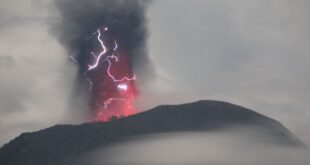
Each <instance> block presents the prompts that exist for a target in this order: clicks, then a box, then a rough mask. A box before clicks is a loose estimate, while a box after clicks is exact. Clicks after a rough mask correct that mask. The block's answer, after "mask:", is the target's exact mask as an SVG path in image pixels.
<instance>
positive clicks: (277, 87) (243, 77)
mask: <svg viewBox="0 0 310 165" xmlns="http://www.w3.org/2000/svg"><path fill="white" fill-rule="evenodd" d="M309 7H310V6H309V3H308V1H305V0H298V1H294V2H292V1H288V0H284V1H282V0H274V1H269V0H262V1H261V0H250V1H248V0H237V1H233V2H232V1H229V0H227V1H226V0H224V1H216V0H194V1H187V0H170V1H163V0H162V1H154V2H153V4H152V6H151V7H150V9H149V13H148V18H149V24H150V41H149V43H150V56H151V60H152V62H153V64H154V66H155V68H156V69H157V74H159V75H160V76H159V77H158V79H157V81H156V82H154V86H152V89H148V90H142V95H143V94H144V95H145V96H147V95H149V94H150V93H151V94H152V95H154V96H152V97H154V98H155V99H152V100H153V101H152V103H150V104H149V105H148V106H147V107H152V106H153V105H156V104H163V103H164V104H169V103H181V102H187V101H193V100H197V99H216V100H224V101H229V102H232V103H236V104H240V105H243V106H246V107H248V108H251V109H253V110H256V111H259V112H261V113H263V114H265V115H267V116H270V117H273V118H275V119H277V120H280V121H281V122H282V123H284V124H285V125H286V126H287V127H288V128H289V129H291V130H293V132H295V133H297V135H298V136H302V137H301V138H302V139H307V140H306V141H309V142H308V144H310V139H309V135H310V132H309V131H307V130H300V129H301V128H304V127H305V125H309V123H308V121H309V119H310V112H309V111H308V109H309V108H308V107H310V104H309V101H307V100H308V98H309V97H310V93H309V92H308V91H309V84H310V76H309V74H308V73H307V72H308V70H309V68H310V56H309V55H308V54H309V52H310V49H309V43H310V39H309V38H310V36H309V34H310V33H309V32H310V31H309V29H310V28H309V27H310V26H309V25H310V21H309V19H308V18H307V17H308V16H307V15H309V14H310V13H309ZM163 93H164V94H163ZM145 98H146V97H145ZM144 101H146V102H147V99H144V100H143V97H142V98H141V102H144ZM305 132H308V133H307V135H306V136H305V135H304V134H305Z"/></svg>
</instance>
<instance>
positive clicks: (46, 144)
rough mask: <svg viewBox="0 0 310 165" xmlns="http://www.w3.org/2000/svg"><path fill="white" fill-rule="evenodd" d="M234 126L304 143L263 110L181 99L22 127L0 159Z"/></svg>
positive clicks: (73, 155)
mask: <svg viewBox="0 0 310 165" xmlns="http://www.w3.org/2000/svg"><path fill="white" fill-rule="evenodd" d="M236 126H246V127H247V128H251V130H252V131H254V132H255V136H256V137H255V140H257V139H258V140H260V141H261V142H264V143H270V144H276V145H286V146H303V144H302V143H301V142H300V141H299V140H298V138H296V137H295V136H294V135H293V134H292V133H290V131H289V130H288V129H286V128H285V127H284V126H282V125H281V124H280V123H279V122H277V121H275V120H273V119H270V118H268V117H266V116H263V115H261V114H259V113H256V112H254V111H251V110H249V109H246V108H244V107H241V106H237V105H233V104H230V103H225V102H220V101H198V102H194V103H189V104H183V105H162V106H158V107H156V108H154V109H151V110H149V111H145V112H142V113H139V114H136V115H133V116H130V117H127V118H121V119H116V120H112V121H110V122H106V123H86V124H82V125H57V126H54V127H51V128H47V129H44V130H41V131H38V132H32V133H23V134H21V135H20V136H19V137H17V138H16V139H14V140H12V141H11V142H9V143H8V144H6V145H4V146H3V147H2V148H1V149H0V164H1V165H43V164H44V165H71V164H80V163H79V161H77V160H78V159H79V157H80V156H81V155H83V154H85V153H87V152H90V151H93V150H96V149H98V148H102V147H105V146H107V145H113V144H115V143H118V142H120V141H122V140H123V139H124V138H126V137H130V136H135V135H144V134H153V133H166V132H182V131H207V132H208V131H225V130H229V129H230V128H232V127H236ZM257 135H259V136H257Z"/></svg>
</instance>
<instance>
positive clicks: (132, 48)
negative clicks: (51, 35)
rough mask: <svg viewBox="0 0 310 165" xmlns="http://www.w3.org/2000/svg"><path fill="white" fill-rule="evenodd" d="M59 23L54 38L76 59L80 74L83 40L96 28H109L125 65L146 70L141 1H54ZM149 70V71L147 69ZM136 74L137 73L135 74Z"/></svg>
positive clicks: (144, 19)
mask: <svg viewBox="0 0 310 165" xmlns="http://www.w3.org/2000/svg"><path fill="white" fill-rule="evenodd" d="M55 3H56V6H57V7H58V9H59V11H60V14H61V16H62V21H61V22H60V23H59V24H58V25H56V26H55V28H54V31H57V36H58V37H59V40H60V42H61V44H62V45H63V46H65V47H66V48H67V50H68V53H69V55H70V56H73V57H75V58H76V60H77V62H78V64H79V66H80V68H79V69H80V72H81V73H82V72H83V71H85V70H86V69H87V68H86V67H85V66H86V65H85V59H86V57H87V56H88V54H85V49H86V48H85V43H84V42H85V40H87V38H88V37H89V35H90V34H91V33H94V32H95V31H96V30H97V29H98V27H100V26H102V25H105V26H107V27H109V28H110V29H111V30H112V31H113V34H114V35H115V37H116V38H117V39H118V40H119V42H120V44H122V45H123V46H124V47H123V48H124V49H125V51H126V52H127V57H129V65H130V66H131V67H133V66H135V67H134V68H135V69H136V68H143V69H147V68H148V67H149V66H148V65H150V63H149V60H148V57H147V53H146V38H147V27H146V18H145V10H146V7H147V4H148V2H147V1H144V0H66V1H63V0H56V1H55ZM149 71H150V70H149ZM138 73H139V71H138Z"/></svg>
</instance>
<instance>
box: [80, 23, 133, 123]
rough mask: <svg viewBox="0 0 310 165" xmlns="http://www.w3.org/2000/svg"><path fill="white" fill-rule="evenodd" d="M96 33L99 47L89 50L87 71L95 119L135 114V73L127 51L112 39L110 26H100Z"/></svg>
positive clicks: (104, 119) (103, 119) (86, 76)
mask: <svg viewBox="0 0 310 165" xmlns="http://www.w3.org/2000/svg"><path fill="white" fill-rule="evenodd" d="M105 34H107V35H106V36H105ZM93 35H96V41H97V45H99V50H100V51H99V52H98V53H96V50H91V51H90V53H89V58H88V59H89V61H90V62H89V64H87V67H88V69H87V71H86V72H85V73H84V75H85V79H86V80H87V81H88V82H89V85H90V87H89V90H90V91H91V97H92V98H91V100H93V102H94V104H92V107H93V108H94V109H95V111H96V119H95V120H96V121H107V120H109V118H111V117H121V116H128V115H130V114H133V113H134V109H133V105H132V104H133V103H132V101H133V98H134V97H135V96H136V95H137V90H136V87H135V80H136V75H135V74H133V73H132V71H131V70H130V68H129V67H128V64H127V61H126V53H125V52H124V51H122V50H120V49H121V48H120V45H119V44H118V42H117V40H115V39H113V40H112V39H111V35H109V28H108V27H103V28H99V29H98V30H97V32H95V33H93ZM95 47H96V46H95ZM96 49H98V48H96Z"/></svg>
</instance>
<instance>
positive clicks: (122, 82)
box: [85, 27, 136, 115]
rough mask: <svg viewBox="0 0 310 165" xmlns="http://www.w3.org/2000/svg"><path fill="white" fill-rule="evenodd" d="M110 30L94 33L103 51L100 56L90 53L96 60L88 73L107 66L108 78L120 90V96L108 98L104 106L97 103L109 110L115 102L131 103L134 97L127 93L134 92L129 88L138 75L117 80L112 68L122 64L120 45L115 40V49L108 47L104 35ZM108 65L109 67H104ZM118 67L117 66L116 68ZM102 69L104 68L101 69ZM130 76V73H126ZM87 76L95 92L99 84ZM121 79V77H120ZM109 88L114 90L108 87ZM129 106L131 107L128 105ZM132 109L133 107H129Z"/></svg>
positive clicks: (90, 65)
mask: <svg viewBox="0 0 310 165" xmlns="http://www.w3.org/2000/svg"><path fill="white" fill-rule="evenodd" d="M108 31H109V28H108V27H104V28H103V32H101V29H100V28H99V29H98V30H97V32H95V33H93V35H95V34H97V36H96V39H97V42H98V44H99V45H100V49H101V51H100V52H99V54H96V53H95V52H93V51H92V52H90V55H91V56H92V58H90V59H94V60H91V61H94V62H93V63H92V64H87V66H88V70H87V72H91V71H95V70H96V72H97V70H98V69H97V68H98V67H99V66H101V65H103V67H104V66H106V69H105V70H106V75H107V77H108V78H110V80H111V81H112V82H113V83H114V85H113V86H115V88H116V89H118V92H120V94H118V95H117V96H116V97H115V96H111V97H107V98H105V100H103V101H102V103H103V106H102V105H101V104H100V103H96V105H97V106H98V107H103V108H104V109H106V110H107V109H108V108H109V105H110V104H111V103H112V102H114V101H122V102H126V101H128V99H129V100H130V101H131V100H132V98H133V96H131V95H132V93H131V95H130V93H128V94H126V92H132V91H128V90H129V89H130V88H131V86H129V84H128V83H130V81H135V80H136V75H134V74H133V76H132V77H128V76H122V77H120V78H116V76H115V75H114V74H113V72H112V67H113V66H114V65H117V63H118V62H120V60H121V59H120V57H119V55H118V54H117V53H118V49H119V45H118V43H117V40H113V41H114V46H113V48H111V49H109V48H108V44H107V45H106V44H105V42H104V41H103V39H102V38H103V36H104V33H106V32H108ZM104 64H107V65H104ZM115 67H116V66H115ZM100 68H101V69H102V67H100ZM126 74H128V73H126ZM85 75H86V80H87V81H88V82H89V85H90V87H89V90H95V89H96V87H93V86H94V83H97V82H93V81H92V79H91V78H87V75H88V73H86V74H85ZM118 77H119V76H118ZM108 88H113V87H112V86H111V87H108ZM106 96H109V94H107V93H106V92H104V97H106ZM99 102H101V101H99ZM128 106H129V105H128ZM129 107H131V105H130V106H129ZM101 114H102V111H101V110H100V111H99V113H98V114H97V115H101Z"/></svg>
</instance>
